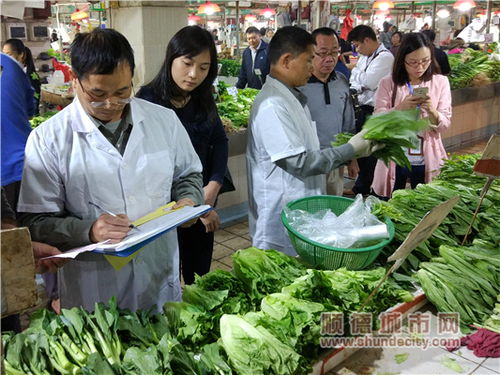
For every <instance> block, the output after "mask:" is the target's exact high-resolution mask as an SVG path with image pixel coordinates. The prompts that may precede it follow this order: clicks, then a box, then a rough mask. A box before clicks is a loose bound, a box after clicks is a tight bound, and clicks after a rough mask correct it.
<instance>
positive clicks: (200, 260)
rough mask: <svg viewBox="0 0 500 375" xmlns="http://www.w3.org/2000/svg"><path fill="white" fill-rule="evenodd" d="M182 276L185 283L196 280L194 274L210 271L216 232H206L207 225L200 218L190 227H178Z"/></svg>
mask: <svg viewBox="0 0 500 375" xmlns="http://www.w3.org/2000/svg"><path fill="white" fill-rule="evenodd" d="M177 237H178V239H179V252H180V261H181V262H180V263H181V271H182V277H183V278H184V283H185V284H192V283H193V282H194V275H195V274H198V275H200V276H202V275H204V274H206V273H208V272H209V271H210V264H211V263H212V252H213V250H214V233H213V232H210V233H206V232H205V226H204V225H203V223H202V222H201V220H198V221H197V222H196V224H194V225H192V226H191V227H189V228H177Z"/></svg>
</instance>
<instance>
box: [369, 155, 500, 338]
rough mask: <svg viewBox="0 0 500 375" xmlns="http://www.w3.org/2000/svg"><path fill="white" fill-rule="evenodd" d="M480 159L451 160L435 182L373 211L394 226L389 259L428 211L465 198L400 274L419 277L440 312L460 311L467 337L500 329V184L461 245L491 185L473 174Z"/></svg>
mask: <svg viewBox="0 0 500 375" xmlns="http://www.w3.org/2000/svg"><path fill="white" fill-rule="evenodd" d="M478 159H479V155H462V156H457V155H456V156H452V157H451V158H450V159H448V160H446V161H445V163H444V165H443V166H442V167H441V173H440V174H439V176H438V177H437V178H435V179H434V180H433V181H432V182H431V183H429V184H426V185H418V186H417V188H416V189H414V190H397V191H396V192H394V193H393V195H392V198H391V199H390V200H389V201H387V202H380V203H379V204H378V205H377V206H376V208H375V211H374V213H375V214H376V215H378V216H381V217H384V216H388V217H390V218H391V220H392V221H393V223H394V227H395V237H394V240H393V241H392V243H390V244H389V245H388V246H386V247H385V248H384V250H383V254H384V255H385V256H389V255H391V254H392V253H393V252H394V251H395V250H396V249H397V248H398V247H399V246H400V245H401V243H402V242H403V241H404V240H405V239H406V238H407V236H408V234H409V233H410V232H411V231H412V230H413V228H415V225H416V224H417V223H418V222H419V221H420V220H421V219H422V217H423V216H424V215H425V213H426V212H428V211H430V210H431V209H432V208H434V207H435V206H437V205H438V204H440V203H442V202H444V201H446V200H448V199H450V198H452V197H454V196H456V195H459V196H460V201H459V202H458V203H457V204H456V205H455V207H454V208H453V209H452V211H451V212H450V214H449V215H448V216H447V217H446V218H445V219H444V220H443V222H442V224H441V225H440V226H439V227H438V228H437V229H436V230H435V231H434V233H433V235H432V237H431V238H429V239H428V240H426V241H424V242H423V243H422V244H420V245H419V246H418V247H417V248H416V249H415V250H414V251H413V252H412V253H411V254H410V255H409V256H408V258H407V259H406V261H405V263H403V265H402V268H401V269H400V270H401V271H403V273H406V274H407V275H410V274H413V273H414V272H416V275H415V277H416V279H417V281H418V282H419V284H420V285H421V287H422V289H423V290H424V292H425V294H426V296H427V298H428V299H429V300H430V301H431V302H432V303H433V304H434V306H436V308H437V309H438V311H441V312H459V313H460V319H461V328H462V331H463V332H468V331H470V328H469V327H470V325H472V324H474V325H475V326H480V325H483V326H485V327H486V328H488V327H492V328H495V327H496V328H497V329H498V314H496V315H495V313H494V312H492V310H493V308H494V307H495V301H496V299H497V296H498V295H499V294H500V252H499V250H498V249H499V248H500V211H499V210H498V207H500V181H495V182H494V183H493V184H492V186H491V187H490V190H489V191H488V193H487V194H486V197H485V199H484V200H483V202H482V205H481V208H480V210H479V213H478V216H477V218H476V221H475V222H474V225H473V227H472V231H471V233H470V234H469V236H468V241H467V243H466V244H465V246H460V244H461V243H462V241H463V238H464V236H465V234H466V231H467V228H468V227H469V224H470V222H471V219H472V216H473V214H474V211H475V209H476V207H477V205H478V203H479V200H480V193H481V190H482V188H483V186H484V184H485V182H486V178H485V177H480V176H477V175H475V174H474V173H473V171H472V169H473V167H474V164H475V162H476V161H477V160H478ZM397 276H399V277H401V278H402V279H405V277H404V275H396V276H395V277H396V279H397V278H398V277H397Z"/></svg>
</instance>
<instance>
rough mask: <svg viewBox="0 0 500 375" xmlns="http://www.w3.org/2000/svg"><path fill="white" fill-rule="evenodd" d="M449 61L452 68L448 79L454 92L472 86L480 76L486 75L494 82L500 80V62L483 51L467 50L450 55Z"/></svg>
mask: <svg viewBox="0 0 500 375" xmlns="http://www.w3.org/2000/svg"><path fill="white" fill-rule="evenodd" d="M448 61H449V62H450V68H451V73H450V75H449V76H448V79H449V81H450V86H451V89H452V90H454V89H460V88H463V87H469V86H472V85H473V83H474V78H475V77H477V76H478V75H480V74H484V75H486V76H487V77H488V78H489V79H490V80H491V81H492V82H496V81H498V80H500V73H499V70H500V62H499V61H496V60H495V59H492V58H490V56H489V55H488V54H486V53H484V52H482V51H476V50H473V49H470V48H467V49H465V50H464V51H463V52H462V53H460V54H454V55H449V56H448Z"/></svg>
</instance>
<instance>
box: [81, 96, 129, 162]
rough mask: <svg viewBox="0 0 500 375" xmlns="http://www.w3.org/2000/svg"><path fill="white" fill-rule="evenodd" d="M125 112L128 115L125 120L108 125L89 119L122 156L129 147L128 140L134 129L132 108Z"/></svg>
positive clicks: (126, 109) (125, 109)
mask: <svg viewBox="0 0 500 375" xmlns="http://www.w3.org/2000/svg"><path fill="white" fill-rule="evenodd" d="M124 111H125V112H126V114H125V116H124V117H123V118H121V119H120V120H118V121H113V122H108V123H106V124H104V123H103V122H101V121H100V120H98V119H96V118H94V117H92V116H90V115H89V118H90V119H91V120H92V122H93V123H94V125H95V126H96V127H97V129H99V131H100V132H101V133H102V134H103V135H104V136H105V137H106V139H107V140H108V141H109V143H111V144H112V145H113V146H115V147H116V149H117V150H118V152H119V153H120V154H121V155H123V153H124V152H125V147H127V143H128V139H129V137H130V133H131V132H132V128H133V122H132V115H131V111H130V106H127V107H125V108H124Z"/></svg>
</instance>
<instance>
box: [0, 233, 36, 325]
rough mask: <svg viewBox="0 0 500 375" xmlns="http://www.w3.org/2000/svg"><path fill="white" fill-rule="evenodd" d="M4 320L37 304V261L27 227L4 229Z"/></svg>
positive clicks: (2, 245)
mask: <svg viewBox="0 0 500 375" xmlns="http://www.w3.org/2000/svg"><path fill="white" fill-rule="evenodd" d="M0 237H1V238H0V240H1V241H0V242H1V250H0V251H1V252H2V276H1V280H2V318H3V317H4V316H8V315H11V314H15V313H20V312H23V311H25V310H26V309H29V308H30V307H32V306H34V305H35V304H36V298H37V293H36V282H35V260H34V258H33V249H32V247H31V237H30V233H29V231H28V228H14V229H8V230H2V231H1V233H0Z"/></svg>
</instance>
